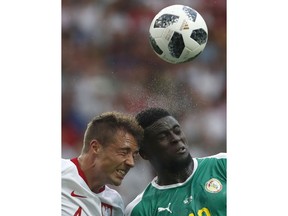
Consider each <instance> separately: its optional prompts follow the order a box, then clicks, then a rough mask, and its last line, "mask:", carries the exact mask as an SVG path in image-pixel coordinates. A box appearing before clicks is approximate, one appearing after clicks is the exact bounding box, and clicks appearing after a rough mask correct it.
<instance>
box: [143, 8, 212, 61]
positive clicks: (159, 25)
mask: <svg viewBox="0 0 288 216" xmlns="http://www.w3.org/2000/svg"><path fill="white" fill-rule="evenodd" d="M149 33H150V35H149V41H150V44H151V47H152V48H153V50H154V52H155V53H156V54H157V55H158V56H159V57H160V58H161V59H163V60H165V61H167V62H169V63H172V64H178V63H182V62H188V61H191V60H193V59H195V58H196V57H197V56H198V55H199V54H200V53H201V52H202V51H203V50H204V48H205V46H206V44H207V40H208V29H207V25H206V22H205V20H204V19H203V17H202V16H201V15H200V14H199V13H198V12H197V11H196V10H194V9H193V8H191V7H188V6H185V5H171V6H168V7H165V8H163V9H162V10H161V11H160V12H159V13H158V14H156V16H155V17H154V19H153V20H152V22H151V25H150V29H149Z"/></svg>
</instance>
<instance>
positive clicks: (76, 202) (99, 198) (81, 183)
mask: <svg viewBox="0 0 288 216" xmlns="http://www.w3.org/2000/svg"><path fill="white" fill-rule="evenodd" d="M61 174H62V198H61V200H62V201H61V202H62V206H61V211H62V216H80V215H81V216H123V215H124V202H123V200H122V198H121V196H120V194H119V193H118V192H117V191H115V190H113V189H111V188H109V187H108V186H107V185H105V186H104V187H103V188H102V189H101V190H100V191H99V193H94V192H92V191H91V190H90V188H89V187H88V185H87V180H86V177H85V175H84V173H83V171H82V170H81V168H80V166H79V163H78V160H77V158H73V159H62V171H61Z"/></svg>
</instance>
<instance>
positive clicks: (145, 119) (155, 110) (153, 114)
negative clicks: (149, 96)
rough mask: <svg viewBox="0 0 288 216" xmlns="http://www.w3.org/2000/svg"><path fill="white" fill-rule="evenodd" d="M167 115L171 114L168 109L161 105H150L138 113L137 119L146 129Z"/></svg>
mask: <svg viewBox="0 0 288 216" xmlns="http://www.w3.org/2000/svg"><path fill="white" fill-rule="evenodd" d="M166 116H171V114H170V113H169V112H168V111H167V110H165V109H163V108H160V107H149V108H147V109H144V110H142V111H140V112H139V113H138V114H137V115H136V119H137V121H138V123H139V124H140V125H141V127H142V128H143V129H145V128H146V127H148V126H150V125H152V124H153V123H154V122H156V121H158V120H159V119H161V118H164V117H166Z"/></svg>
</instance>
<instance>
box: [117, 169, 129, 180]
mask: <svg viewBox="0 0 288 216" xmlns="http://www.w3.org/2000/svg"><path fill="white" fill-rule="evenodd" d="M116 172H117V175H118V176H119V177H120V178H122V179H123V178H124V177H125V175H126V174H127V172H128V171H125V170H122V169H117V170H116Z"/></svg>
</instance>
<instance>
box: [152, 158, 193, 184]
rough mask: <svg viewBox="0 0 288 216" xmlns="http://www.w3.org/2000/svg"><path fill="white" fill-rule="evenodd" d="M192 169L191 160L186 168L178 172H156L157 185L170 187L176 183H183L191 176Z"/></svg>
mask: <svg viewBox="0 0 288 216" xmlns="http://www.w3.org/2000/svg"><path fill="white" fill-rule="evenodd" d="M193 169H194V162H193V160H191V161H190V163H189V164H188V165H187V166H186V167H183V168H182V169H180V170H177V171H171V170H165V169H163V170H161V171H158V179H157V184H158V185H171V184H176V183H183V182H185V181H186V180H187V178H188V177H189V176H191V174H192V172H193Z"/></svg>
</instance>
